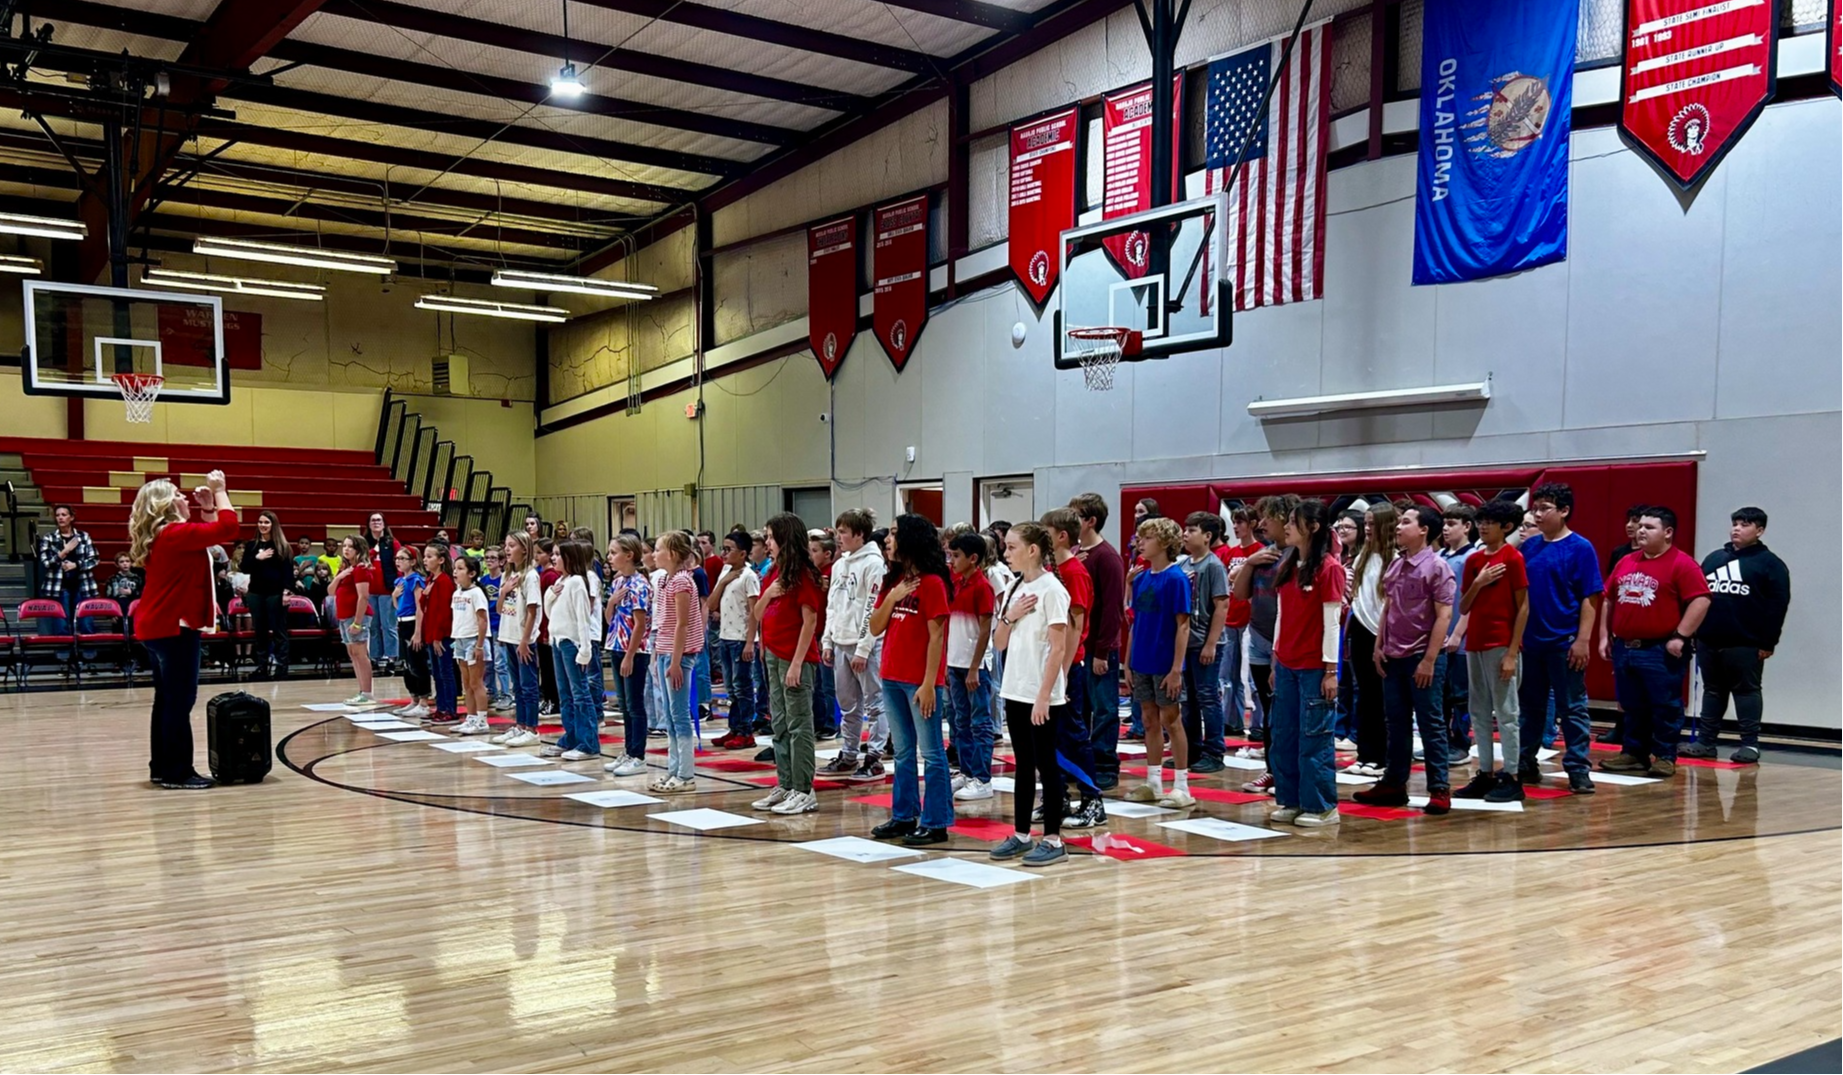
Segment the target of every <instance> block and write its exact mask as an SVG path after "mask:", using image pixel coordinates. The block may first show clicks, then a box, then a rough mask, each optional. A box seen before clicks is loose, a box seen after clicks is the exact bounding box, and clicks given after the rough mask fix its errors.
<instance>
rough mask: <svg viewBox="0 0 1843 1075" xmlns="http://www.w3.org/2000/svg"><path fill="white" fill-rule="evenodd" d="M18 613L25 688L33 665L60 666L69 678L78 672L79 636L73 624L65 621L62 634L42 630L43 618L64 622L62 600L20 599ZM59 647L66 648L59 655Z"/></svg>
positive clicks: (21, 673)
mask: <svg viewBox="0 0 1843 1075" xmlns="http://www.w3.org/2000/svg"><path fill="white" fill-rule="evenodd" d="M15 616H16V618H17V619H18V620H19V686H20V687H21V688H22V689H23V688H24V687H25V686H26V682H27V680H28V679H29V678H30V677H31V672H32V666H33V665H34V664H56V665H61V666H63V669H64V675H65V677H66V678H69V677H70V676H71V675H73V674H75V673H76V669H77V636H76V635H74V634H71V633H70V631H71V630H72V627H73V625H71V624H69V623H66V624H65V625H64V633H62V634H51V633H48V632H46V631H44V630H43V629H42V627H43V624H42V621H44V620H60V621H61V620H64V619H65V618H66V617H65V614H64V605H63V603H62V602H59V601H53V600H52V599H51V598H49V597H34V598H32V599H30V600H27V601H21V602H20V603H19V608H18V610H17V612H16V613H15ZM27 620H30V621H32V629H31V631H30V632H27V630H26V621H27ZM59 650H63V651H64V654H63V656H59V655H58V651H59ZM47 658H49V659H48V660H47ZM79 682H81V681H79Z"/></svg>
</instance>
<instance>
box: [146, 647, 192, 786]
mask: <svg viewBox="0 0 1843 1075" xmlns="http://www.w3.org/2000/svg"><path fill="white" fill-rule="evenodd" d="M141 645H142V647H143V648H145V649H146V650H147V663H148V664H150V665H152V666H153V672H154V710H153V720H152V723H151V733H152V734H151V736H150V738H151V740H152V750H151V752H150V753H149V755H148V762H147V776H148V779H150V780H184V779H185V778H187V777H189V776H196V775H198V771H197V770H196V769H194V768H193V767H192V706H193V705H194V704H196V703H197V702H198V662H199V638H198V632H197V631H193V630H189V629H181V630H180V632H179V633H178V634H176V635H174V636H173V637H171V638H149V639H146V640H144V641H143V642H142V643H141Z"/></svg>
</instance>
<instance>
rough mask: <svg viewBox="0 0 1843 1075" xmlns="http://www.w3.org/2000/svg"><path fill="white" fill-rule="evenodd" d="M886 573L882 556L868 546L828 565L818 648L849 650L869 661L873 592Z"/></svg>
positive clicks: (873, 640) (873, 638)
mask: <svg viewBox="0 0 1843 1075" xmlns="http://www.w3.org/2000/svg"><path fill="white" fill-rule="evenodd" d="M887 569H888V565H886V564H885V563H884V562H883V553H882V552H881V551H879V550H878V549H877V547H876V546H875V545H872V544H870V543H868V542H866V543H865V544H863V545H861V546H859V547H858V550H857V551H856V552H851V553H846V554H845V555H844V556H841V557H839V558H838V559H837V560H835V561H833V562H832V587H831V589H829V590H827V591H826V627H825V632H824V634H822V635H821V636H820V639H819V645H820V648H822V649H843V648H845V647H847V646H849V647H851V648H852V649H854V650H856V652H857V655H858V656H860V657H869V656H870V655H871V652H872V651H874V650H875V649H876V648H877V636H875V635H873V634H871V633H870V613H871V611H872V610H873V609H875V608H876V604H877V591H878V590H880V589H881V588H882V587H883V573H884V572H885V571H886V570H887Z"/></svg>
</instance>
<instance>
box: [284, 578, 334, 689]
mask: <svg viewBox="0 0 1843 1075" xmlns="http://www.w3.org/2000/svg"><path fill="white" fill-rule="evenodd" d="M287 606H288V648H289V650H290V651H291V656H290V660H293V657H292V653H311V654H313V658H314V669H315V670H316V671H318V672H321V673H323V674H326V675H332V674H333V664H332V661H333V656H332V635H331V634H329V633H328V632H327V629H326V625H325V624H324V623H321V622H320V610H319V609H317V608H315V607H314V603H313V599H312V598H308V597H303V596H302V595H300V594H294V593H291V594H289V595H288V601H287Z"/></svg>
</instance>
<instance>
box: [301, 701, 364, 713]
mask: <svg viewBox="0 0 1843 1075" xmlns="http://www.w3.org/2000/svg"><path fill="white" fill-rule="evenodd" d="M301 708H302V709H305V710H307V711H308V712H309V713H350V712H352V711H353V709H352V707H351V706H349V705H347V704H345V703H344V702H314V703H313V704H311V705H304V706H302V707H301Z"/></svg>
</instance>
